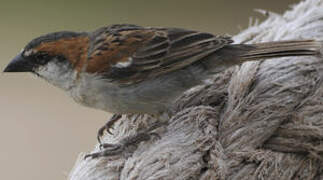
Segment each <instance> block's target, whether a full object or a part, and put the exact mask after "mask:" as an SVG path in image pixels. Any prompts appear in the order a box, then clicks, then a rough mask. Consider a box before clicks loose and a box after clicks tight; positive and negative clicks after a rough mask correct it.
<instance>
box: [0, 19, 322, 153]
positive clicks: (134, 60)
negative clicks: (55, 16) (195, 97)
mask: <svg viewBox="0 0 323 180" xmlns="http://www.w3.org/2000/svg"><path fill="white" fill-rule="evenodd" d="M322 45H323V43H322V41H316V40H292V41H277V42H265V43H256V44H234V43H233V40H232V39H231V38H230V37H228V36H219V35H213V34H211V33H206V32H199V31H195V30H187V29H181V28H163V27H141V26H137V25H131V24H115V25H109V26H105V27H102V28H99V29H97V30H95V31H92V32H71V31H61V32H54V33H49V34H46V35H43V36H40V37H37V38H35V39H33V40H32V41H30V42H29V43H28V44H27V45H26V46H25V47H24V48H23V50H22V51H21V52H20V53H19V54H18V55H17V56H16V57H15V58H14V59H13V60H12V61H11V62H10V63H9V64H8V65H7V67H6V68H5V69H4V72H31V73H33V74H35V75H37V76H39V77H41V78H43V79H45V80H46V81H48V82H49V83H50V84H53V85H54V86H57V87H59V88H61V89H62V90H64V91H65V92H67V93H68V94H69V95H70V96H71V97H72V98H73V99H74V100H75V101H76V102H77V103H79V104H81V105H84V106H87V107H91V108H95V109H100V110H104V111H107V112H110V113H113V114H115V115H114V116H113V117H112V119H111V120H110V121H108V122H107V124H106V125H105V126H104V127H103V128H101V129H100V130H99V132H98V140H100V137H101V136H102V135H103V133H104V131H105V130H107V131H108V132H110V131H109V130H110V128H111V127H112V126H113V123H114V122H115V121H117V120H118V119H119V118H120V117H121V115H123V114H134V113H138V114H150V115H153V116H156V117H159V116H161V114H163V113H165V112H166V113H171V112H172V111H171V107H172V104H173V103H174V101H175V99H176V98H178V97H179V96H180V95H182V94H183V93H184V92H185V91H187V90H188V89H190V88H192V87H194V86H196V85H199V84H202V83H203V82H204V81H205V80H207V79H209V78H210V77H211V76H212V75H214V74H216V73H219V72H222V71H224V70H226V69H228V68H230V67H232V66H235V65H240V64H242V63H243V62H247V61H259V60H264V59H269V58H278V57H286V56H318V55H321V52H322V47H323V46H322ZM110 133H111V132H110ZM147 136H149V133H139V134H138V135H136V136H134V137H133V138H129V137H127V138H125V139H126V140H124V141H122V142H120V143H119V144H117V145H113V144H103V145H102V147H105V148H107V149H104V150H103V151H100V152H98V153H93V154H90V155H89V157H93V158H95V157H100V156H108V155H114V154H116V153H115V152H119V151H120V149H124V148H125V146H127V145H129V144H130V143H132V142H136V143H137V142H140V141H143V140H147V139H149V138H147Z"/></svg>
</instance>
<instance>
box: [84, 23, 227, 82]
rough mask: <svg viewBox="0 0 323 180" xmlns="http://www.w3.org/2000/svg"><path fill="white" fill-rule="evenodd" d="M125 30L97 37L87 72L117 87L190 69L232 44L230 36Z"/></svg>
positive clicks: (145, 29) (143, 29)
mask: <svg viewBox="0 0 323 180" xmlns="http://www.w3.org/2000/svg"><path fill="white" fill-rule="evenodd" d="M128 26H129V25H128ZM120 29H121V30H120ZM124 29H126V30H122V28H119V29H116V30H115V31H111V30H107V31H104V33H100V34H97V35H96V38H95V41H97V42H96V43H94V44H93V45H92V48H91V50H90V52H91V53H90V55H89V62H88V67H87V71H88V72H97V73H100V74H103V75H104V77H105V78H106V79H108V80H110V81H113V82H116V83H118V84H120V85H129V84H134V83H138V82H140V81H142V80H145V79H147V78H153V77H156V76H159V75H161V74H164V73H167V72H171V71H175V70H178V69H181V68H184V67H186V66H189V65H190V64H192V63H194V62H196V61H198V60H201V59H202V58H203V57H205V56H207V55H209V54H210V53H212V52H214V51H216V50H218V49H220V48H222V47H224V46H226V45H228V44H230V43H232V40H231V39H230V38H229V37H222V36H214V35H212V34H209V33H202V32H197V31H191V30H184V29H176V28H142V27H139V26H135V27H134V28H133V29H127V28H124ZM100 38H101V39H102V40H100Z"/></svg>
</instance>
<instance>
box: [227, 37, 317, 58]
mask: <svg viewBox="0 0 323 180" xmlns="http://www.w3.org/2000/svg"><path fill="white" fill-rule="evenodd" d="M232 48H237V49H238V51H237V52H239V53H237V54H236V55H238V58H240V61H242V62H244V61H254V60H261V59H269V58H277V57H286V56H321V55H322V52H323V42H322V41H315V40H300V41H277V42H266V43H257V44H251V45H247V44H234V45H232Z"/></svg>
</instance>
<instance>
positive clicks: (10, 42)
mask: <svg viewBox="0 0 323 180" xmlns="http://www.w3.org/2000/svg"><path fill="white" fill-rule="evenodd" d="M297 2H298V0H271V1H269V0H240V1H238V0H234V1H233V0H200V1H198V0H160V1H155V0H150V1H148V0H147V1H139V0H132V1H130V0H120V1H116V0H115V1H112V0H100V1H95V0H93V1H81V0H69V1H67V0H65V1H63V0H52V1H40V0H34V1H33V0H28V1H27V0H26V1H14V0H11V1H3V0H0V40H1V41H0V51H1V54H0V57H1V58H0V69H3V68H4V67H5V65H6V64H7V63H8V62H9V61H10V59H11V58H12V57H14V56H15V55H16V54H17V53H18V52H19V51H20V50H21V49H22V48H23V47H24V46H25V44H26V43H27V42H28V41H30V40H31V39H33V38H35V37H37V36H39V35H42V34H45V33H48V32H53V31H61V30H74V31H91V30H94V29H96V28H98V27H100V26H104V25H108V24H113V23H133V24H138V25H143V26H167V27H182V28H189V29H195V30H200V31H207V32H212V33H216V34H232V35H234V34H236V33H238V32H239V27H240V28H246V27H247V25H248V21H249V17H251V16H253V17H259V18H261V19H263V17H262V16H261V15H259V14H258V13H256V12H254V11H253V10H254V9H266V10H271V11H274V12H279V13H281V12H283V11H284V10H286V9H288V7H289V5H291V4H293V3H297ZM0 82H1V85H0V113H1V115H0V119H1V121H0V123H1V125H0V142H1V145H0V162H1V163H0V169H1V173H0V179H13V180H16V179H24V180H41V179H46V180H57V179H66V177H67V175H68V172H69V171H70V169H71V168H72V166H73V164H74V161H75V160H76V158H77V155H78V154H79V153H80V152H87V151H90V150H91V149H92V148H93V145H94V144H95V143H96V139H95V137H96V132H97V129H98V128H99V127H101V126H102V125H103V124H104V123H105V121H106V120H107V118H108V117H109V114H107V113H105V112H101V111H97V110H92V109H89V108H85V107H81V106H79V105H77V104H76V103H74V102H73V101H72V100H71V99H70V98H68V97H67V96H66V95H65V94H64V93H63V92H62V91H60V90H59V89H57V88H54V87H52V86H50V85H49V84H47V82H45V81H43V80H40V79H38V78H36V77H34V76H32V75H31V74H3V73H1V75H0Z"/></svg>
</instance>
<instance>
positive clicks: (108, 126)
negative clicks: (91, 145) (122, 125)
mask: <svg viewBox="0 0 323 180" xmlns="http://www.w3.org/2000/svg"><path fill="white" fill-rule="evenodd" d="M121 117H122V115H121V114H114V115H113V116H112V117H111V118H110V119H109V120H108V122H107V123H106V124H105V125H104V126H102V127H101V128H100V129H99V131H98V134H97V139H98V142H99V144H100V145H102V143H101V137H102V136H103V134H104V131H107V132H108V133H109V134H112V132H111V131H110V130H111V129H113V125H114V123H115V122H117V121H118V120H119V119H120V118H121Z"/></svg>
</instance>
